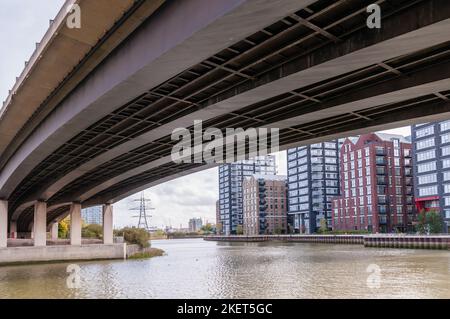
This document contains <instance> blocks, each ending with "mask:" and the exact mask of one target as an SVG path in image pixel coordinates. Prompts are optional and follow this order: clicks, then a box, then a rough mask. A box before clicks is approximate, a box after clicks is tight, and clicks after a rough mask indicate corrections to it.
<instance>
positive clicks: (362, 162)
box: [333, 133, 415, 233]
mask: <svg viewBox="0 0 450 319" xmlns="http://www.w3.org/2000/svg"><path fill="white" fill-rule="evenodd" d="M411 148H412V146H411V143H410V140H409V139H408V138H405V137H403V136H401V135H392V134H383V133H376V134H365V135H362V136H360V137H359V138H347V139H346V140H345V141H344V143H343V145H342V148H341V150H340V162H341V173H340V180H341V195H340V196H339V197H336V198H334V199H333V229H335V230H368V231H370V232H374V233H388V232H393V231H401V232H405V231H410V230H412V224H413V220H414V212H415V210H414V201H413V177H412V150H411Z"/></svg>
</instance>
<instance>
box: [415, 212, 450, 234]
mask: <svg viewBox="0 0 450 319" xmlns="http://www.w3.org/2000/svg"><path fill="white" fill-rule="evenodd" d="M443 227H444V221H443V220H442V215H441V214H440V212H439V211H436V210H430V211H425V210H424V209H422V210H421V211H420V212H419V214H418V216H417V226H416V230H417V232H418V233H419V234H439V233H441V232H442V228H443Z"/></svg>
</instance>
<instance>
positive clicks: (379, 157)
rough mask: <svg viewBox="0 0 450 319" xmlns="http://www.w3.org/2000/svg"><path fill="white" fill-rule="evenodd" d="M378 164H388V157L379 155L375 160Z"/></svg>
mask: <svg viewBox="0 0 450 319" xmlns="http://www.w3.org/2000/svg"><path fill="white" fill-rule="evenodd" d="M375 163H376V165H383V166H384V165H386V159H385V158H384V157H382V156H377V158H376V160H375Z"/></svg>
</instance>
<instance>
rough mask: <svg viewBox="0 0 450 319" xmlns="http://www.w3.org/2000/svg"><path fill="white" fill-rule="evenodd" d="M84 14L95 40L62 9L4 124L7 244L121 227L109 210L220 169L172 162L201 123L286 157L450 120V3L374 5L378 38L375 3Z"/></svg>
mask: <svg viewBox="0 0 450 319" xmlns="http://www.w3.org/2000/svg"><path fill="white" fill-rule="evenodd" d="M75 2H76V3H78V4H79V5H80V7H81V13H82V14H83V15H85V16H83V23H84V24H85V26H84V27H83V26H82V27H81V29H68V28H67V26H66V25H65V22H64V20H65V18H66V15H67V14H66V10H64V9H63V10H62V11H61V13H60V15H58V17H57V18H56V20H55V21H54V22H53V24H52V25H51V26H50V29H49V32H48V33H47V35H46V37H45V38H44V40H43V41H42V42H41V44H40V46H38V48H37V51H36V53H35V56H33V57H32V59H31V60H30V62H29V63H28V64H27V67H26V69H25V70H24V72H23V74H22V76H21V77H20V78H19V79H18V82H17V84H16V86H15V87H14V88H13V90H12V91H11V94H10V96H9V97H8V100H7V101H6V102H5V103H4V105H3V108H2V111H1V118H0V135H1V139H0V140H1V143H0V199H1V200H2V201H1V205H0V217H1V218H2V222H1V223H0V225H2V226H1V228H0V238H2V240H0V245H5V242H6V237H7V234H9V236H10V237H14V236H17V234H26V235H27V236H29V234H33V237H34V239H35V245H45V232H46V231H47V230H50V229H51V228H52V225H53V224H54V223H55V222H56V221H58V220H59V219H60V218H62V217H64V216H66V215H67V214H69V213H70V214H71V215H72V219H73V220H78V219H79V215H80V209H81V207H88V206H92V205H105V206H104V207H105V220H106V223H105V225H107V226H105V227H109V228H111V227H112V226H111V225H112V224H111V222H110V220H111V219H112V207H111V204H113V203H115V202H117V201H118V200H121V199H123V198H125V197H126V196H129V195H131V194H133V193H135V192H138V191H140V190H142V189H145V188H148V187H150V186H153V185H157V184H159V183H162V182H165V181H168V180H171V179H174V178H176V177H178V176H183V175H186V174H190V173H192V172H195V171H199V170H202V169H205V168H208V167H211V165H206V164H188V163H185V164H176V163H174V162H172V161H171V160H170V154H171V151H172V147H173V146H174V144H175V143H176V142H175V141H172V139H171V133H172V131H173V130H174V129H175V128H178V127H188V128H192V126H193V123H194V120H203V126H204V127H207V126H211V127H217V128H219V129H222V130H225V128H227V127H235V128H236V127H242V128H250V127H255V128H258V127H268V128H270V127H275V128H280V144H281V149H286V148H288V147H292V146H298V145H306V144H309V143H315V142H320V141H325V140H329V139H333V138H336V137H345V136H348V135H353V134H361V133H366V132H370V131H376V130H379V129H387V128H394V127H398V126H402V125H408V124H412V123H419V122H426V121H432V120H438V119H444V118H450V103H449V97H450V34H449V32H448V30H449V29H450V3H448V1H446V0H417V1H411V0H404V1H400V0H396V1H389V0H379V1H376V3H377V4H378V5H379V6H380V8H381V28H380V29H376V28H375V29H370V28H368V27H367V18H368V16H369V13H367V6H368V5H370V4H372V3H373V2H374V1H373V0H372V1H364V0H341V1H334V0H333V1H331V0H330V1H314V0H228V1H221V0H184V1H173V0H172V1H170V0H166V1H163V0H161V1H129V2H127V1H106V0H101V1H95V2H92V1H88V0H84V1H83V0H80V1H67V3H66V6H70V5H73V3H75ZM93 3H95V7H92V8H89V6H94V4H93ZM102 6H104V7H102ZM105 12H107V13H108V14H107V15H103V14H104V13H105ZM99 16H102V19H98V17H99ZM105 30H107V31H106V32H105ZM66 42H67V43H66ZM69 44H72V46H70V45H69ZM82 44H83V45H82ZM66 46H67V48H66ZM73 48H76V49H77V50H75V51H74V52H72V51H71V50H72V49H73ZM70 52H72V53H74V54H75V56H74V57H72V56H71V55H70V54H69V53H70ZM63 57H64V58H63ZM55 61H57V63H55ZM73 227H74V229H73V231H72V233H73V234H74V235H73V236H74V238H73V241H72V243H73V244H75V245H76V244H77V243H79V233H80V229H79V228H80V226H79V225H78V223H74V226H73ZM108 233H109V234H110V233H111V232H110V229H108ZM108 238H109V237H108ZM108 240H111V239H110V238H109V239H108Z"/></svg>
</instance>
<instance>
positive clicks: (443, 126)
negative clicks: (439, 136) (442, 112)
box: [440, 120, 450, 132]
mask: <svg viewBox="0 0 450 319" xmlns="http://www.w3.org/2000/svg"><path fill="white" fill-rule="evenodd" d="M440 127H441V132H445V131H448V130H450V120H449V121H445V122H441V124H440Z"/></svg>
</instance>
